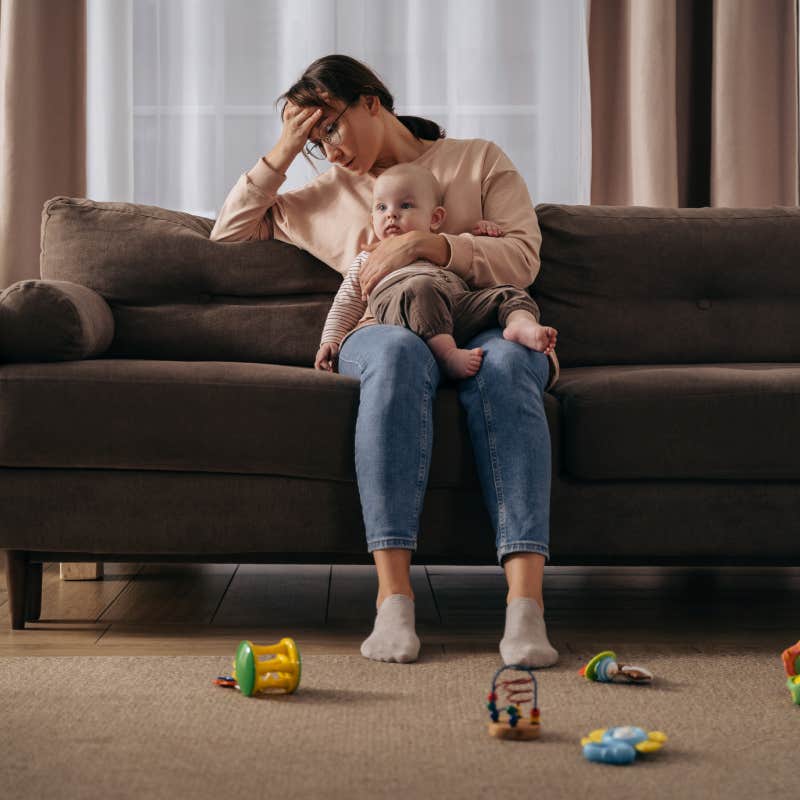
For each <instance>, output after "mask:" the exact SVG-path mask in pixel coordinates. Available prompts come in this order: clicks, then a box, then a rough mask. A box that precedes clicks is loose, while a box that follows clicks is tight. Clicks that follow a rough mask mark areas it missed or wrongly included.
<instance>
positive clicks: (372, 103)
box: [364, 94, 381, 114]
mask: <svg viewBox="0 0 800 800" xmlns="http://www.w3.org/2000/svg"><path fill="white" fill-rule="evenodd" d="M364 103H365V104H366V106H367V111H369V113H370V114H377V113H378V112H379V111H380V110H381V99H380V97H378V96H377V95H375V94H367V95H364Z"/></svg>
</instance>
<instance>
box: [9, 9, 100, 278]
mask: <svg viewBox="0 0 800 800" xmlns="http://www.w3.org/2000/svg"><path fill="white" fill-rule="evenodd" d="M85 64H86V9H85V0H0V158H1V159H2V161H0V284H1V285H0V288H6V287H7V286H9V285H10V284H12V283H14V282H16V281H19V280H23V279H25V278H38V277H39V234H40V225H41V215H42V205H43V203H44V201H45V200H47V199H48V198H50V197H54V196H56V195H67V196H70V197H82V196H84V195H85V193H86V154H85V150H86V111H85V109H86V93H85V85H86V79H85V73H86V66H85Z"/></svg>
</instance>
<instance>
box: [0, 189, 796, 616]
mask: <svg viewBox="0 0 800 800" xmlns="http://www.w3.org/2000/svg"><path fill="white" fill-rule="evenodd" d="M537 214H538V216H539V222H540V225H541V228H542V235H543V241H542V251H541V254H542V269H541V273H540V275H539V277H538V278H537V280H536V282H535V283H534V285H533V287H532V293H533V295H534V297H535V298H536V300H537V302H538V303H539V305H540V307H541V309H542V317H543V320H545V321H546V322H547V323H549V324H552V325H555V326H556V327H557V328H558V330H559V345H558V352H559V358H560V361H561V367H562V369H561V378H560V381H559V382H558V383H557V384H556V386H555V387H554V388H553V389H552V391H551V392H549V393H548V394H547V396H546V410H547V415H548V420H549V423H550V426H551V437H552V443H553V449H552V452H553V484H552V507H551V550H552V562H553V563H562V564H563V563H573V564H596V563H614V564H632V563H638V564H665V563H695V564H698V563H715V564H723V563H751V564H752V563H759V564H785V563H792V564H797V563H799V562H800V540H798V538H797V535H796V533H797V525H798V521H800V459H798V452H800V363H798V360H799V359H800V268H798V253H800V210H798V209H796V208H770V209H656V208H643V207H629V208H624V207H600V206H596V207H588V206H557V205H540V206H539V207H537ZM212 225H213V221H212V220H210V219H204V218H201V217H196V216H193V215H190V214H185V213H177V212H173V211H167V210H164V209H161V208H156V207H152V206H144V205H134V204H128V203H99V202H93V201H91V200H87V199H78V198H67V197H56V198H53V199H51V200H49V201H48V202H47V203H46V205H45V208H44V211H43V216H42V255H41V278H42V279H41V280H30V281H21V282H19V283H17V284H14V285H13V286H10V287H9V288H7V289H6V290H5V291H4V292H3V293H2V295H0V362H2V367H0V392H2V394H0V473H1V476H0V477H1V478H2V479H1V480H0V500H1V501H2V507H3V509H4V525H3V526H2V529H0V549H2V550H4V551H5V552H6V558H7V575H8V584H9V591H10V603H9V605H10V610H11V618H12V625H13V627H14V628H22V627H24V624H25V621H26V620H35V619H37V618H38V616H39V611H40V601H41V565H42V562H46V561H104V560H114V561H121V560H131V561H148V560H153V561H169V560H180V561H208V562H231V563H239V562H326V563H330V562H348V563H371V557H370V556H369V555H368V554H367V553H366V547H365V538H364V529H363V522H362V519H361V510H360V504H359V498H358V491H357V486H356V483H355V470H354V463H353V438H354V427H355V418H356V411H357V405H358V383H357V381H355V380H354V379H352V378H348V377H344V376H341V375H338V374H330V373H327V372H321V371H316V370H314V369H313V368H312V363H313V357H314V353H315V351H316V347H317V344H318V340H319V334H320V331H321V329H322V325H323V322H324V319H325V315H326V313H327V311H328V308H329V306H330V304H331V301H332V299H333V295H334V293H335V292H336V289H337V288H338V285H339V281H340V278H339V275H338V274H336V273H335V272H334V271H332V270H331V269H329V268H327V267H326V266H325V265H323V264H322V263H320V262H319V261H317V260H316V259H315V258H313V257H312V256H311V255H310V254H308V253H306V252H304V251H301V250H299V249H297V248H295V247H292V246H290V245H287V244H284V243H281V242H242V243H221V242H212V241H210V240H209V238H208V235H209V232H210V231H211V228H212ZM434 413H435V421H436V422H435V425H436V430H435V435H434V449H433V461H432V464H431V472H430V480H429V486H428V492H427V495H426V500H425V506H424V510H423V514H422V523H421V535H420V541H419V549H418V551H417V554H416V556H415V558H416V560H417V561H419V562H422V563H451V564H495V563H496V554H495V547H494V533H493V531H492V528H491V523H490V520H489V517H488V514H487V512H486V510H485V509H484V506H483V500H482V496H481V491H480V487H479V484H478V480H477V475H476V473H475V469H474V464H473V460H472V457H471V446H470V441H469V435H468V432H467V429H466V425H465V421H464V419H463V417H462V412H461V409H460V406H459V404H458V401H457V395H456V391H455V388H454V386H453V385H452V384H449V385H448V384H446V385H444V386H442V387H441V389H440V391H439V393H438V396H437V399H436V405H435V412H434Z"/></svg>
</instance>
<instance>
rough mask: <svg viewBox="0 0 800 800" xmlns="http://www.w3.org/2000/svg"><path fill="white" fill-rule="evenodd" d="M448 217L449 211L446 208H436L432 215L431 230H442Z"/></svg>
mask: <svg viewBox="0 0 800 800" xmlns="http://www.w3.org/2000/svg"><path fill="white" fill-rule="evenodd" d="M446 216H447V211H446V210H445V207H444V206H436V208H434V209H433V214H431V230H432V231H438V230H439V228H441V227H442V225H443V224H444V220H445V217H446Z"/></svg>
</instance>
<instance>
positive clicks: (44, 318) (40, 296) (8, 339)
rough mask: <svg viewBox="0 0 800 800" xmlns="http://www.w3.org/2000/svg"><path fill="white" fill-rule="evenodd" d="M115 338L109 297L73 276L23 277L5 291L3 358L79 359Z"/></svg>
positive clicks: (0, 326) (0, 317)
mask: <svg viewBox="0 0 800 800" xmlns="http://www.w3.org/2000/svg"><path fill="white" fill-rule="evenodd" d="M113 338H114V316H113V315H112V313H111V308H110V307H109V305H108V303H107V302H106V301H105V299H104V298H103V297H102V296H101V295H100V294H98V293H97V292H95V291H94V290H93V289H90V288H89V287H88V286H82V285H80V284H78V283H71V282H70V281H56V280H24V281H17V282H16V283H13V284H12V285H11V286H9V287H8V288H7V289H5V290H4V291H3V292H2V294H0V361H4V362H7V361H75V360H79V359H83V358H91V357H92V356H98V355H101V354H102V353H104V352H105V351H106V350H107V349H108V348H109V347H110V345H111V340H112V339H113Z"/></svg>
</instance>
